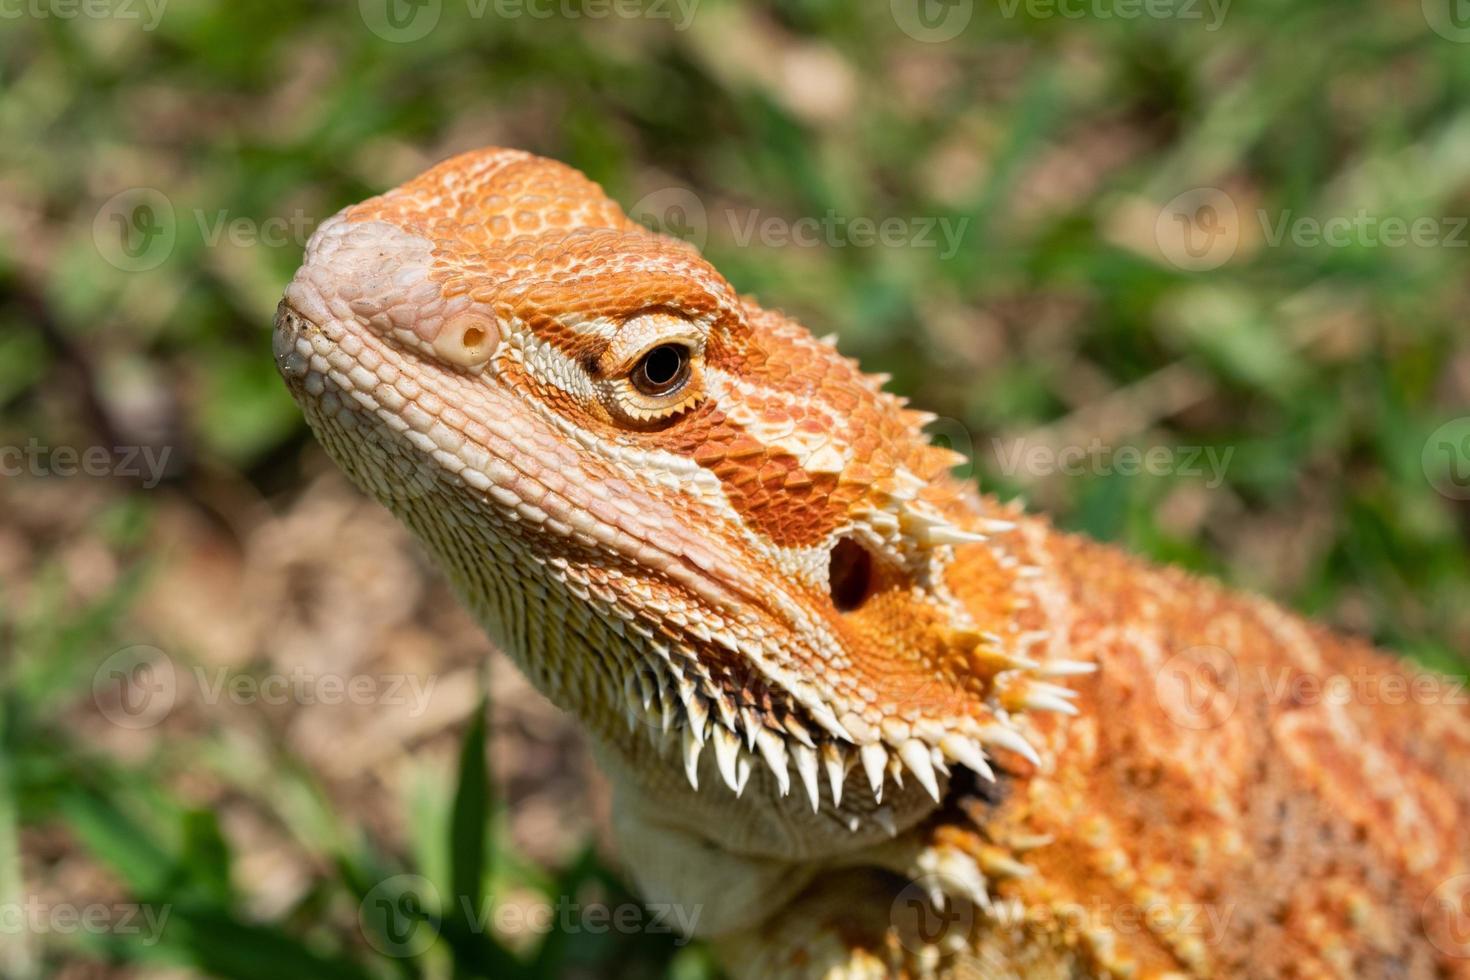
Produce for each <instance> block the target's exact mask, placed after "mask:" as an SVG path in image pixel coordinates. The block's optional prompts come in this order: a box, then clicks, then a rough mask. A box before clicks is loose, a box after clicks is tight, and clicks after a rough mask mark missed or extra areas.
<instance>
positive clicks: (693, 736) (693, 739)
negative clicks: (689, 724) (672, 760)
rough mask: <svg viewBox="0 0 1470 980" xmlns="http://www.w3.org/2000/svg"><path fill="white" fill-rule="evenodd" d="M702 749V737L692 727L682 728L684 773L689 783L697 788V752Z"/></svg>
mask: <svg viewBox="0 0 1470 980" xmlns="http://www.w3.org/2000/svg"><path fill="white" fill-rule="evenodd" d="M703 750H704V739H703V738H702V737H701V736H700V735H699V733H698V732H696V731H695V730H694V729H693V728H686V729H684V775H686V776H688V777H689V785H690V786H693V787H694V788H695V790H698V789H699V753H700V752H701V751H703Z"/></svg>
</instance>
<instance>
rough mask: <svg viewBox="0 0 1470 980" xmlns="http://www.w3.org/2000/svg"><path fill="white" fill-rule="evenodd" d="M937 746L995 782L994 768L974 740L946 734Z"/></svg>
mask: <svg viewBox="0 0 1470 980" xmlns="http://www.w3.org/2000/svg"><path fill="white" fill-rule="evenodd" d="M939 747H940V748H941V749H942V750H944V753H945V754H946V755H948V756H949V757H950V758H951V759H953V760H954V761H956V762H958V763H959V764H960V765H962V766H964V767H965V768H966V769H969V770H970V771H971V772H973V773H975V774H976V775H978V776H982V777H984V778H985V779H988V780H990V781H991V782H992V783H993V782H995V770H994V769H991V768H990V763H989V762H988V761H986V759H985V750H984V749H983V748H981V747H980V746H979V745H978V744H976V743H975V742H972V741H971V740H970V739H968V738H964V737H962V736H960V735H946V736H944V738H942V739H940V741H939Z"/></svg>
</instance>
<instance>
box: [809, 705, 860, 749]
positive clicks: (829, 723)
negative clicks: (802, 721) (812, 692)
mask: <svg viewBox="0 0 1470 980" xmlns="http://www.w3.org/2000/svg"><path fill="white" fill-rule="evenodd" d="M803 706H804V707H805V708H806V709H807V712H808V713H809V714H810V715H811V716H812V720H813V721H815V722H816V723H817V724H818V725H821V726H822V727H823V728H825V729H827V731H828V732H830V733H832V734H833V735H835V736H836V737H837V738H840V739H842V740H843V741H844V742H855V741H857V740H856V739H855V738H853V737H852V734H851V733H850V732H848V730H847V729H846V728H845V727H843V724H842V722H840V721H838V720H837V716H836V715H835V714H833V713H832V709H831V708H829V707H827V706H826V705H825V704H823V703H821V702H820V701H815V702H813V703H807V704H804V705H803Z"/></svg>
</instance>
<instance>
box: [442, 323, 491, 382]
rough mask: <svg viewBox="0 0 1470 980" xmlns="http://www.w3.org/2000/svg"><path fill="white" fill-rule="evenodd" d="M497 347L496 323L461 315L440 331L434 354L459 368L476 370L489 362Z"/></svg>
mask: <svg viewBox="0 0 1470 980" xmlns="http://www.w3.org/2000/svg"><path fill="white" fill-rule="evenodd" d="M499 343H500V331H499V330H498V329H496V326H495V323H494V322H493V321H491V320H489V319H488V318H486V317H483V316H481V315H479V314H478V313H461V314H460V315H459V316H457V317H454V318H453V319H451V320H450V321H449V322H448V323H446V324H444V326H443V327H441V328H440V330H439V335H438V336H437V337H435V338H434V342H433V346H434V353H436V354H438V355H439V356H440V357H441V358H443V359H444V360H446V361H448V362H449V363H451V364H457V365H459V366H460V367H462V368H471V369H474V368H479V367H481V366H483V365H484V364H485V362H486V361H488V360H490V357H491V355H493V354H494V353H495V348H496V346H497V345H498V344H499Z"/></svg>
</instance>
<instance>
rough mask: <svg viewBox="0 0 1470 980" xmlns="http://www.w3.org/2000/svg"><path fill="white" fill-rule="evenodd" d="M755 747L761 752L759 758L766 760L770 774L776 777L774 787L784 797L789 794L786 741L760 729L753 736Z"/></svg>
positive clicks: (789, 783) (789, 777) (764, 729)
mask: <svg viewBox="0 0 1470 980" xmlns="http://www.w3.org/2000/svg"><path fill="white" fill-rule="evenodd" d="M755 744H756V747H757V748H759V749H760V750H761V756H762V757H763V758H764V759H765V760H766V765H768V766H770V767H771V772H772V773H774V774H775V776H776V785H777V786H778V787H779V788H780V790H781V795H782V796H785V795H786V794H787V793H789V792H791V773H790V771H789V767H788V763H787V761H786V740H785V739H784V738H782V737H781V736H780V735H777V734H776V733H775V732H773V731H771V730H770V729H769V728H762V729H761V730H760V731H758V732H756V734H755Z"/></svg>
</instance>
